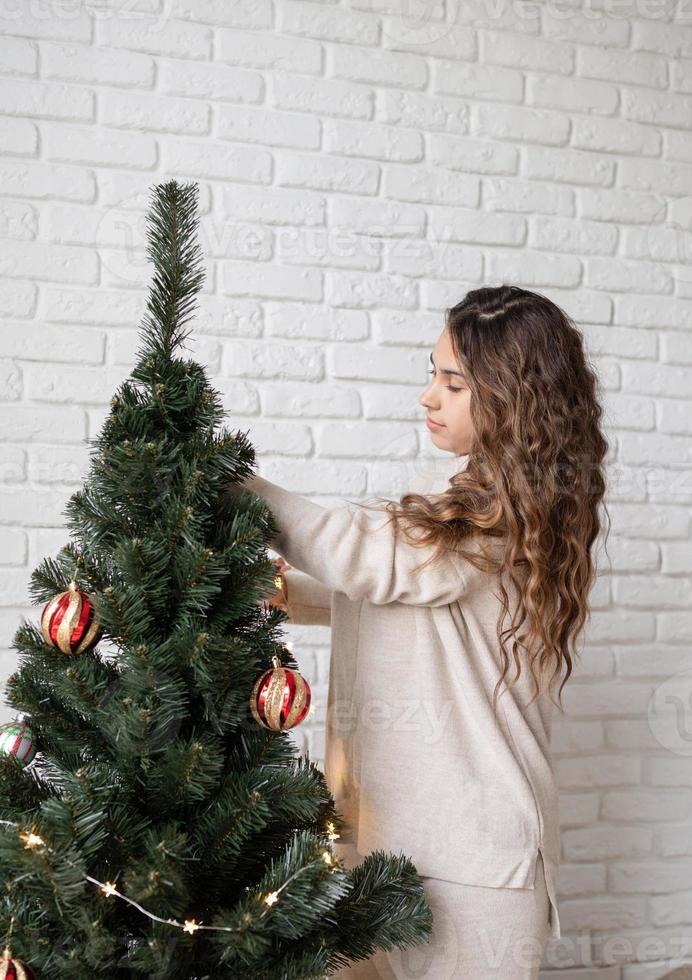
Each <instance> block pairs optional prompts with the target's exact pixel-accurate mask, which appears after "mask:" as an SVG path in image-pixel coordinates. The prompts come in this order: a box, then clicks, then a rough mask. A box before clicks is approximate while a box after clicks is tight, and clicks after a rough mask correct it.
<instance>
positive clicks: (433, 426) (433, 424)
mask: <svg viewBox="0 0 692 980" xmlns="http://www.w3.org/2000/svg"><path fill="white" fill-rule="evenodd" d="M425 424H426V425H427V426H428V428H429V429H444V426H443V425H440V423H439V422H433V420H432V419H426V420H425Z"/></svg>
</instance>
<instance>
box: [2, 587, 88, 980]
mask: <svg viewBox="0 0 692 980" xmlns="http://www.w3.org/2000/svg"><path fill="white" fill-rule="evenodd" d="M41 632H42V633H43V639H44V640H45V641H46V643H48V644H50V646H52V647H55V648H56V649H58V650H62V652H63V653H83V652H84V651H85V650H89V649H90V648H91V647H93V646H95V645H96V644H97V643H98V641H99V640H100V638H101V627H100V625H99V623H98V621H97V619H96V613H95V610H94V604H93V602H92V601H91V599H90V597H89V596H88V595H87V593H86V592H80V590H79V589H78V588H77V583H76V582H70V587H69V589H68V590H67V592H61V593H60V594H59V595H56V596H54V597H53V598H52V599H51V600H50V601H49V602H47V603H46V605H45V606H44V607H43V612H42V613H41ZM0 980H2V977H1V976H0Z"/></svg>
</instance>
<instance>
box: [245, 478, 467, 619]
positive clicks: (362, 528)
mask: <svg viewBox="0 0 692 980" xmlns="http://www.w3.org/2000/svg"><path fill="white" fill-rule="evenodd" d="M241 489H243V490H250V491H252V492H253V493H256V494H259V496H261V497H262V498H263V499H264V501H265V502H266V504H267V505H268V507H269V509H270V510H271V512H272V515H273V517H274V522H275V524H276V525H277V527H278V528H279V533H278V534H277V535H275V537H274V538H273V539H272V540H271V547H272V548H274V549H275V550H276V551H278V552H279V553H280V554H281V555H283V557H284V558H285V559H286V561H287V562H288V564H289V565H292V566H293V567H295V568H297V569H299V570H300V571H302V572H305V574H306V575H310V576H311V577H312V578H314V579H317V580H318V581H319V582H322V583H323V584H324V585H325V586H326V587H327V588H329V589H332V590H336V591H338V592H344V593H345V594H346V595H347V596H348V597H349V598H350V599H352V600H357V599H367V600H368V601H369V602H372V603H375V604H376V605H384V604H386V603H389V602H404V603H408V604H410V605H418V606H442V605H447V604H449V603H451V602H455V601H456V600H457V599H459V598H461V596H463V594H464V592H465V591H466V590H467V589H468V587H469V580H470V567H471V566H470V563H469V562H468V561H466V560H465V559H463V558H462V557H461V556H459V555H455V554H452V553H448V554H447V555H443V556H442V558H441V559H439V560H438V561H433V562H431V563H430V564H429V565H428V566H427V567H426V568H424V569H422V570H421V571H417V570H416V566H417V565H420V564H421V563H423V562H424V561H425V560H426V559H427V558H429V557H430V555H431V554H432V553H433V551H434V546H426V547H416V546H415V545H413V544H410V543H409V542H408V540H407V539H405V538H404V537H403V534H402V533H401V532H400V531H399V529H398V528H397V526H396V522H395V521H394V520H391V521H390V522H389V523H387V521H388V519H389V517H390V515H389V514H387V513H373V512H368V511H364V510H361V509H360V508H359V507H356V506H354V505H351V504H347V505H346V506H343V507H334V508H325V507H320V506H319V505H318V504H316V503H314V502H313V501H311V500H308V499H307V498H306V497H303V496H301V495H300V494H298V493H294V492H293V491H291V490H285V489H284V488H283V487H280V486H278V485H277V484H276V483H271V482H270V481H269V480H266V479H264V477H260V476H255V475H253V476H251V477H250V478H248V479H247V480H245V482H244V483H243V484H242V486H241Z"/></svg>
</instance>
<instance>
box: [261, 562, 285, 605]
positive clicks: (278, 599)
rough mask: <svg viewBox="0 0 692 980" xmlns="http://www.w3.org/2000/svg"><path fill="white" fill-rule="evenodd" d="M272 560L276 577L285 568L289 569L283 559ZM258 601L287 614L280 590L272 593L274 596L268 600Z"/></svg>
mask: <svg viewBox="0 0 692 980" xmlns="http://www.w3.org/2000/svg"><path fill="white" fill-rule="evenodd" d="M272 560H273V562H274V567H275V568H276V574H277V575H278V574H279V572H285V571H286V569H287V568H290V567H291V566H290V565H289V564H288V562H286V561H284V559H283V558H282V557H281V556H280V555H279V557H278V558H274V559H272ZM259 601H260V602H267V603H268V604H269V605H270V606H275V607H276V608H277V609H281V610H282V612H288V610H287V608H286V603H285V602H284V598H283V593H282V592H281V589H277V590H276V592H274V594H273V595H271V596H270V597H269V598H268V599H260V600H259Z"/></svg>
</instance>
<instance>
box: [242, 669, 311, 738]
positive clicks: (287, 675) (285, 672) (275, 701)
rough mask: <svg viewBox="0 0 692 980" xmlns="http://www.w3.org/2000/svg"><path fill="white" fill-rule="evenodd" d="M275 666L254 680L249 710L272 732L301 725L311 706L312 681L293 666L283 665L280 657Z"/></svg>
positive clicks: (256, 719)
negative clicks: (292, 667)
mask: <svg viewBox="0 0 692 980" xmlns="http://www.w3.org/2000/svg"><path fill="white" fill-rule="evenodd" d="M272 661H273V662H274V666H273V667H270V668H269V670H266V671H265V672H264V673H263V674H261V675H260V676H259V677H258V678H257V680H256V681H255V683H254V685H253V687H252V694H251V695H250V711H251V712H252V716H253V718H254V719H255V721H256V722H258V723H259V724H260V725H262V726H263V728H268V729H269V730H270V731H272V732H283V731H285V730H286V729H287V728H293V727H294V726H295V725H299V724H300V722H301V721H302V720H303V718H305V716H306V714H307V713H308V708H309V707H310V685H309V684H308V682H307V681H306V680H305V678H304V677H303V676H302V675H301V674H299V673H298V671H297V670H292V669H291V668H290V667H282V666H281V661H280V660H279V658H278V657H272Z"/></svg>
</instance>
